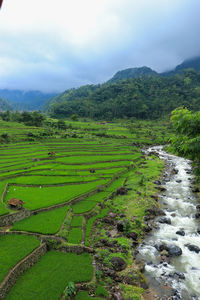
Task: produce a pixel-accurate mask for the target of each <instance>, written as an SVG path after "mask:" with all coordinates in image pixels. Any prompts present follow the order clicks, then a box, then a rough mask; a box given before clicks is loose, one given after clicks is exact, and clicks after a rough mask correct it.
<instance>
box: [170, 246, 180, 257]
mask: <svg viewBox="0 0 200 300" xmlns="http://www.w3.org/2000/svg"><path fill="white" fill-rule="evenodd" d="M167 251H168V253H169V255H170V256H180V255H181V254H182V249H181V248H180V247H179V246H176V245H173V244H172V245H167Z"/></svg>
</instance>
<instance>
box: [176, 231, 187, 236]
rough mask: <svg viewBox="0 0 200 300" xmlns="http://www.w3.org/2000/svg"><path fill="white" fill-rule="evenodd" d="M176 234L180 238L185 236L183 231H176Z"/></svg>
mask: <svg viewBox="0 0 200 300" xmlns="http://www.w3.org/2000/svg"><path fill="white" fill-rule="evenodd" d="M176 234H178V235H181V236H184V235H185V231H184V230H178V231H177V232H176Z"/></svg>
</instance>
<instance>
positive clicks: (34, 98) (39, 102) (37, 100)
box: [0, 89, 56, 111]
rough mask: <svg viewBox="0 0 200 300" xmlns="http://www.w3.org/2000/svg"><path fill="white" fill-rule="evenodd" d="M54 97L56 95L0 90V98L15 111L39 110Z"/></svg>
mask: <svg viewBox="0 0 200 300" xmlns="http://www.w3.org/2000/svg"><path fill="white" fill-rule="evenodd" d="M55 96H56V93H43V92H40V91H20V90H8V89H1V90H0V97H1V98H2V99H4V100H8V101H9V103H11V104H12V107H13V108H14V109H16V110H30V111H31V110H40V109H42V107H43V106H44V104H45V102H46V101H47V100H49V99H51V98H53V97H55Z"/></svg>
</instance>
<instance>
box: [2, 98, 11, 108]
mask: <svg viewBox="0 0 200 300" xmlns="http://www.w3.org/2000/svg"><path fill="white" fill-rule="evenodd" d="M6 110H12V105H11V104H10V103H8V102H7V101H6V100H4V99H1V98H0V111H6Z"/></svg>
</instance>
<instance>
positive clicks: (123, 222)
mask: <svg viewBox="0 0 200 300" xmlns="http://www.w3.org/2000/svg"><path fill="white" fill-rule="evenodd" d="M126 228H130V223H129V221H128V220H126V219H124V220H120V221H118V222H117V230H118V231H120V232H124V231H126Z"/></svg>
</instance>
